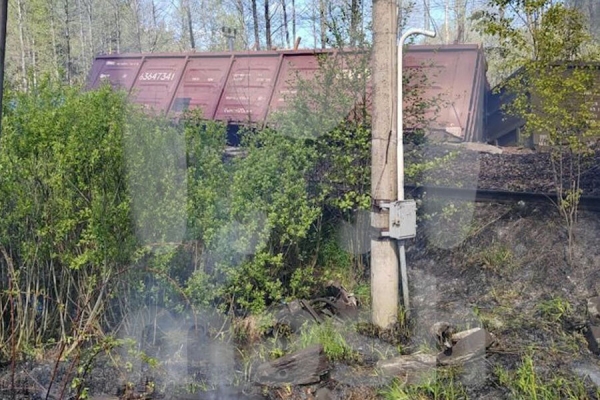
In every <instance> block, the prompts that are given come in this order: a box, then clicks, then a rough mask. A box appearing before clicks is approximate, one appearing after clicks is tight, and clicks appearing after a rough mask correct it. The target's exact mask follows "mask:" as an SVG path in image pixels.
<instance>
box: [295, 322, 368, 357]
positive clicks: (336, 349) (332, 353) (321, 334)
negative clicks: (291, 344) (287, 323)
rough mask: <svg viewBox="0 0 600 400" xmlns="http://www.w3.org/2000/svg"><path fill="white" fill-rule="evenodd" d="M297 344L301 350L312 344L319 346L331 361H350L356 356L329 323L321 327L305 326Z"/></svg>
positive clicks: (340, 334)
mask: <svg viewBox="0 0 600 400" xmlns="http://www.w3.org/2000/svg"><path fill="white" fill-rule="evenodd" d="M299 344H300V348H302V349H304V348H306V347H309V346H311V345H313V344H321V345H322V346H323V351H324V352H325V355H326V356H327V358H329V359H330V360H331V361H341V360H350V359H353V358H355V356H356V354H355V353H354V351H352V349H351V348H350V346H349V345H348V343H346V339H344V336H343V335H342V333H341V332H340V331H339V330H338V329H336V327H334V326H333V324H332V322H331V321H326V322H325V323H323V324H321V325H311V326H306V325H305V326H304V329H302V333H301V334H300V338H299Z"/></svg>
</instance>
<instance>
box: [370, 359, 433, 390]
mask: <svg viewBox="0 0 600 400" xmlns="http://www.w3.org/2000/svg"><path fill="white" fill-rule="evenodd" d="M435 361H436V357H435V356H433V355H428V354H420V353H418V354H410V355H404V356H399V357H395V358H392V359H389V360H382V361H379V362H378V363H377V367H378V368H379V370H380V371H381V372H382V373H383V374H384V375H386V376H389V377H401V378H403V379H404V380H405V381H406V382H408V383H419V381H421V380H422V379H423V378H426V377H428V376H429V375H430V374H431V373H433V372H434V371H435Z"/></svg>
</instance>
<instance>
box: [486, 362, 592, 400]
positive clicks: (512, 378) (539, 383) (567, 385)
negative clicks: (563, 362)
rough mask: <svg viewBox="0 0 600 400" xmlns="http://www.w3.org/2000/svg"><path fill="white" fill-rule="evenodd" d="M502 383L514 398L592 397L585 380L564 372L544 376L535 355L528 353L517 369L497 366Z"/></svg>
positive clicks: (496, 371) (571, 399) (573, 398)
mask: <svg viewBox="0 0 600 400" xmlns="http://www.w3.org/2000/svg"><path fill="white" fill-rule="evenodd" d="M495 373H496V376H497V378H498V381H499V383H500V385H502V386H504V387H506V388H508V389H509V390H510V392H511V394H512V396H513V397H514V398H517V399H524V400H537V399H545V400H554V399H556V400H558V399H561V400H562V399H569V400H576V399H577V400H585V399H591V398H592V397H590V396H589V395H588V393H587V390H586V387H585V384H584V382H583V381H582V380H581V379H579V378H577V377H572V376H566V375H563V374H562V373H560V372H558V373H549V374H547V376H545V377H542V376H541V375H542V374H541V373H540V369H539V368H538V367H536V366H535V365H534V356H533V354H531V353H528V354H526V355H525V356H524V357H523V359H522V361H521V365H520V366H519V368H518V369H517V370H516V371H507V370H505V369H503V368H501V367H496V369H495Z"/></svg>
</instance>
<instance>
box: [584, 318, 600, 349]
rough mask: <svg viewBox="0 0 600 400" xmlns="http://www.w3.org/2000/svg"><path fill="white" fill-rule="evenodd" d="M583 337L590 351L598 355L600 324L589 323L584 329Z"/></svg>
mask: <svg viewBox="0 0 600 400" xmlns="http://www.w3.org/2000/svg"><path fill="white" fill-rule="evenodd" d="M585 338H586V339H587V341H588V345H589V346H588V347H589V349H590V351H591V352H592V353H594V354H596V355H600V326H597V325H589V326H588V328H587V329H586V331H585Z"/></svg>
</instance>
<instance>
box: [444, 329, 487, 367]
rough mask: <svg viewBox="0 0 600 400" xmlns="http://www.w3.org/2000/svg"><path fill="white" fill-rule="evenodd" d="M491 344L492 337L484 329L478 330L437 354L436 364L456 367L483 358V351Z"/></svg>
mask: <svg viewBox="0 0 600 400" xmlns="http://www.w3.org/2000/svg"><path fill="white" fill-rule="evenodd" d="M492 343H493V338H492V336H491V335H490V334H489V333H488V332H487V331H486V330H485V329H479V330H477V331H475V332H473V333H471V334H469V335H467V336H465V337H464V338H463V339H461V340H459V341H458V342H457V343H456V345H455V346H453V347H452V348H451V349H450V350H448V351H445V352H442V353H440V354H438V356H437V363H438V364H439V365H457V364H464V363H467V362H469V361H473V360H476V359H478V358H481V357H484V356H485V350H486V349H487V348H488V347H489V346H491V344H492Z"/></svg>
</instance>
